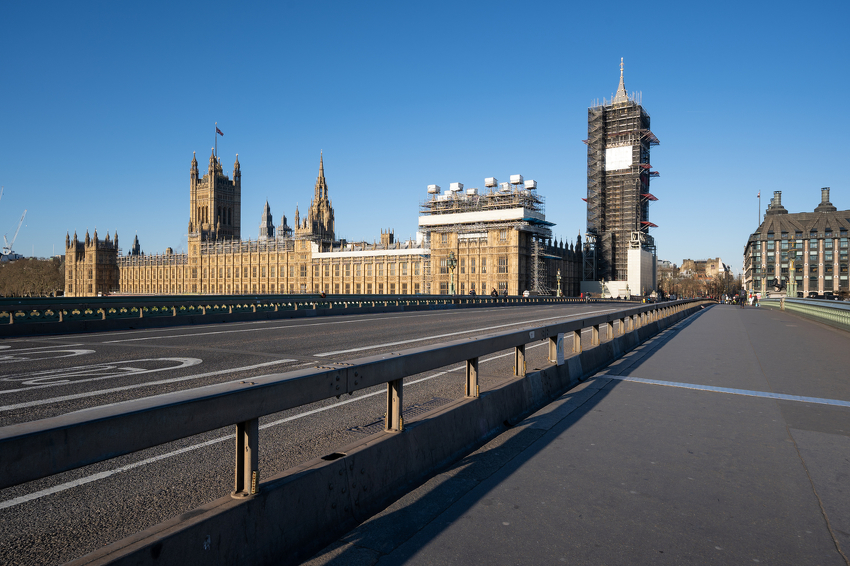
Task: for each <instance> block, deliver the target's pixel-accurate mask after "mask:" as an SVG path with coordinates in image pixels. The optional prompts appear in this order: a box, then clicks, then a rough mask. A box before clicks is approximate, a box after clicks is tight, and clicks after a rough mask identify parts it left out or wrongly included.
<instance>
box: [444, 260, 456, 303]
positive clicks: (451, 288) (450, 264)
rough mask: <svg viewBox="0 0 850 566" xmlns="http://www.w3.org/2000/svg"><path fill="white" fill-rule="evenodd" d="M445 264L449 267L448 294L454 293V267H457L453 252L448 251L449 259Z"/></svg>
mask: <svg viewBox="0 0 850 566" xmlns="http://www.w3.org/2000/svg"><path fill="white" fill-rule="evenodd" d="M446 266H447V267H448V268H449V295H454V294H455V267H457V258H456V257H455V253H454V252H449V259H448V260H447V261H446Z"/></svg>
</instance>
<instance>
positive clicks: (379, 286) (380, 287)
mask: <svg viewBox="0 0 850 566" xmlns="http://www.w3.org/2000/svg"><path fill="white" fill-rule="evenodd" d="M378 294H379V295H383V294H384V284H383V283H378Z"/></svg>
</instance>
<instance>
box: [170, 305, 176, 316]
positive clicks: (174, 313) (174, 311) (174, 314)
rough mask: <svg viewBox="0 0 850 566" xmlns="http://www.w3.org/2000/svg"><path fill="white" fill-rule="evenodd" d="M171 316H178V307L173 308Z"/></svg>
mask: <svg viewBox="0 0 850 566" xmlns="http://www.w3.org/2000/svg"><path fill="white" fill-rule="evenodd" d="M171 316H177V307H171Z"/></svg>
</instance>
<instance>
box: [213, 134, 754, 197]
mask: <svg viewBox="0 0 850 566" xmlns="http://www.w3.org/2000/svg"><path fill="white" fill-rule="evenodd" d="M221 135H224V134H221ZM758 198H761V191H759V194H758Z"/></svg>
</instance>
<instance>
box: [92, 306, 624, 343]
mask: <svg viewBox="0 0 850 566" xmlns="http://www.w3.org/2000/svg"><path fill="white" fill-rule="evenodd" d="M488 310H489V309H488ZM608 310H615V309H608ZM446 312H448V313H449V314H463V313H458V312H455V311H443V312H440V313H423V314H408V316H406V317H405V316H402V315H396V316H382V317H370V318H357V319H353V320H339V321H317V322H312V323H303V324H287V325H282V326H260V327H258V328H242V329H238V330H236V329H229V330H215V331H210V332H196V333H189V334H169V335H165V336H144V337H139V338H123V339H120V340H107V341H104V342H100V344H117V343H120V342H138V341H143V340H164V339H168V338H191V337H193V336H213V335H216V334H231V333H240V332H261V331H266V330H286V329H288V328H304V327H307V326H327V325H339V324H355V323H358V322H372V321H380V320H396V319H399V318H404V319H406V320H409V319H411V318H422V317H432V316H441V315H443V316H444V315H445V314H446ZM479 312H480V311H479ZM594 312H597V311H594ZM598 312H607V311H598ZM584 314H589V313H584ZM570 316H578V315H570ZM556 318H557V317H556ZM250 324H255V323H254V322H252V323H250ZM138 332H143V331H138Z"/></svg>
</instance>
